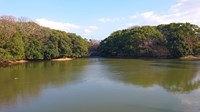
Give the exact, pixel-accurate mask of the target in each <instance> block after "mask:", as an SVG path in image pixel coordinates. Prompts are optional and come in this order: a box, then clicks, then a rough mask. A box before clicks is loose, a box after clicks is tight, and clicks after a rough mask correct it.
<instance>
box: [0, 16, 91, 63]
mask: <svg viewBox="0 0 200 112" xmlns="http://www.w3.org/2000/svg"><path fill="white" fill-rule="evenodd" d="M0 40H1V41H0V61H8V60H20V59H27V60H43V59H53V58H60V57H84V56H88V47H89V45H90V44H89V41H88V40H86V39H83V38H82V37H80V36H78V35H76V34H74V33H66V32H63V31H58V30H53V29H49V28H46V27H42V26H39V25H38V24H36V23H34V22H31V21H28V20H27V19H26V18H15V17H12V16H1V17H0Z"/></svg>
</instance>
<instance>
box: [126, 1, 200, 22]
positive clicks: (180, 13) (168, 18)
mask: <svg viewBox="0 0 200 112" xmlns="http://www.w3.org/2000/svg"><path fill="white" fill-rule="evenodd" d="M199 6H200V1H199V0H178V1H177V3H176V4H175V5H172V6H171V8H170V9H169V10H168V12H167V14H157V13H156V12H154V11H148V12H143V13H140V14H135V15H133V16H131V17H130V18H131V19H132V20H134V23H137V24H139V25H147V24H149V25H157V24H165V23H171V22H191V23H193V24H197V25H200V7H199Z"/></svg>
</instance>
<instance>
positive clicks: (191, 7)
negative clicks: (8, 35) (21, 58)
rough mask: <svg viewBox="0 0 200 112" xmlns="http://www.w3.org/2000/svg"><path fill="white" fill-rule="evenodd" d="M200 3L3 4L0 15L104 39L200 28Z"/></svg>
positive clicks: (55, 0)
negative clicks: (131, 31)
mask: <svg viewBox="0 0 200 112" xmlns="http://www.w3.org/2000/svg"><path fill="white" fill-rule="evenodd" d="M199 6H200V0H0V15H12V16H16V17H20V16H24V17H27V18H30V19H31V20H32V21H35V22H37V23H38V24H40V25H42V26H45V27H50V28H52V29H59V30H63V31H66V32H75V33H77V34H79V35H81V36H83V37H85V38H88V39H98V40H101V39H104V38H106V37H107V36H109V34H110V33H112V32H113V31H115V30H118V29H124V28H128V27H131V26H135V25H157V24H162V23H163V24H165V23H170V22H191V23H194V24H198V25H200V24H199V23H200V21H198V19H199V18H200V9H199Z"/></svg>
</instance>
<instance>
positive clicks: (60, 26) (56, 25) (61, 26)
mask: <svg viewBox="0 0 200 112" xmlns="http://www.w3.org/2000/svg"><path fill="white" fill-rule="evenodd" d="M35 21H36V23H38V24H39V25H41V26H44V27H49V28H51V29H57V30H62V31H66V32H69V31H71V30H72V29H80V28H81V27H80V26H78V25H76V24H72V23H62V22H55V21H50V20H47V19H36V20H35Z"/></svg>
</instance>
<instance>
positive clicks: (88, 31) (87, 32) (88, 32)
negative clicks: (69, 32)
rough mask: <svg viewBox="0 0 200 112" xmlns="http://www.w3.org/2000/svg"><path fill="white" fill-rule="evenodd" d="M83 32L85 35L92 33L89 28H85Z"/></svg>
mask: <svg viewBox="0 0 200 112" xmlns="http://www.w3.org/2000/svg"><path fill="white" fill-rule="evenodd" d="M84 32H85V35H88V34H90V33H92V31H91V30H90V29H85V30H84Z"/></svg>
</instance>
